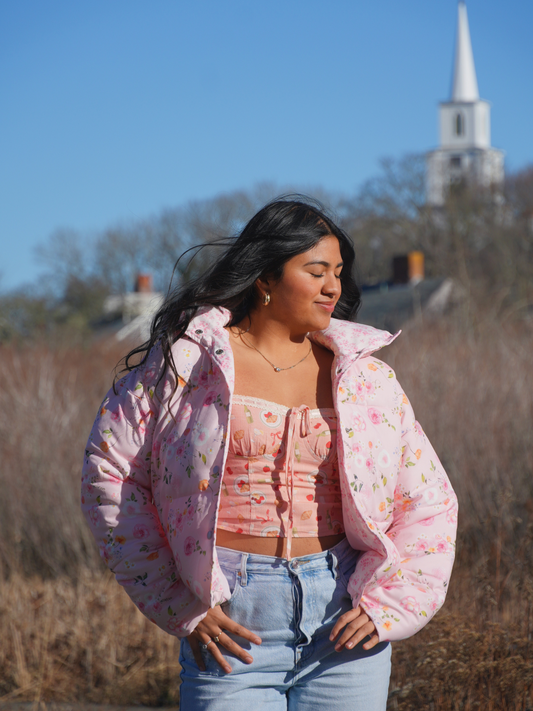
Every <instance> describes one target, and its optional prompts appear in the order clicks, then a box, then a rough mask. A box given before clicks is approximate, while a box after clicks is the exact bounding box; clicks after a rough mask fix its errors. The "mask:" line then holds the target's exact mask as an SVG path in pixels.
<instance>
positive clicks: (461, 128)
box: [453, 113, 465, 136]
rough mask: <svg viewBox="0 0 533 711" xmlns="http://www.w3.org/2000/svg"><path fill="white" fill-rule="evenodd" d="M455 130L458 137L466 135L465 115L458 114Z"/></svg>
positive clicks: (454, 122)
mask: <svg viewBox="0 0 533 711" xmlns="http://www.w3.org/2000/svg"><path fill="white" fill-rule="evenodd" d="M453 128H454V131H455V135H456V136H464V134H465V119H464V116H463V114H461V113H457V114H455V116H454V119H453Z"/></svg>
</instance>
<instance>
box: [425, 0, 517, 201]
mask: <svg viewBox="0 0 533 711" xmlns="http://www.w3.org/2000/svg"><path fill="white" fill-rule="evenodd" d="M451 94H452V95H451V99H450V101H446V102H443V103H441V104H440V108H439V118H440V148H438V149H437V150H435V151H432V152H431V153H429V154H428V157H427V201H428V203H430V204H431V205H434V206H439V205H443V204H444V202H445V200H446V195H447V193H448V191H449V190H450V188H452V187H453V186H457V185H460V184H464V183H469V184H474V183H475V184H477V185H480V186H483V187H489V186H490V185H492V184H498V183H501V182H502V181H503V153H502V151H499V150H497V149H495V148H491V145H490V104H489V103H488V101H484V100H482V99H480V98H479V90H478V84H477V77H476V69H475V65H474V54H473V52H472V43H471V41H470V29H469V27H468V16H467V12H466V4H465V3H464V2H463V1H462V0H460V2H459V5H458V14H457V36H456V43H455V59H454V67H453V78H452V92H451Z"/></svg>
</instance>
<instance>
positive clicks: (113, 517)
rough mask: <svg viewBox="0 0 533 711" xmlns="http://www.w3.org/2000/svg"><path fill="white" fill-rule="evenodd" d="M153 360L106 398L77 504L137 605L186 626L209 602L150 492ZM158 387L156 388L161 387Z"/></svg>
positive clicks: (166, 624)
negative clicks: (180, 561) (195, 587)
mask: <svg viewBox="0 0 533 711" xmlns="http://www.w3.org/2000/svg"><path fill="white" fill-rule="evenodd" d="M156 381H157V368H156V367H155V366H154V364H153V363H152V364H148V366H147V367H145V368H142V369H141V368H138V369H135V370H133V371H131V372H130V373H129V374H128V375H127V376H126V377H125V378H123V379H122V380H121V381H119V382H118V383H117V385H116V391H117V393H115V392H114V391H113V389H112V390H110V391H109V393H108V394H107V396H106V398H105V399H104V401H103V403H102V405H101V407H100V411H99V413H98V416H97V418H96V421H95V423H94V426H93V428H92V431H91V434H90V436H89V441H88V442H87V448H86V451H85V458H84V465H83V474H82V489H81V494H82V496H81V501H82V510H83V512H84V514H85V516H86V518H87V520H88V523H89V526H90V528H91V531H92V533H93V535H94V536H95V538H96V541H97V543H98V546H99V548H100V553H101V555H102V557H103V559H104V560H105V562H106V564H107V565H108V566H109V568H110V569H111V570H112V571H113V572H114V574H115V576H116V579H117V581H118V582H119V583H120V584H121V585H122V586H123V587H124V589H125V590H126V592H127V593H128V595H129V596H130V597H131V599H132V600H133V602H134V603H135V604H136V605H137V607H138V608H139V610H141V612H143V613H144V614H145V615H146V616H147V617H148V618H149V619H150V620H152V622H155V623H156V624H157V625H158V626H159V627H161V628H162V629H164V630H165V631H166V632H169V633H170V634H174V635H176V636H178V637H183V636H186V635H187V634H189V633H190V632H191V631H192V630H193V629H194V628H195V627H196V625H197V624H198V622H199V621H200V620H201V619H202V618H203V617H204V616H205V614H206V612H207V607H206V606H205V605H203V604H202V603H201V602H200V601H199V599H198V598H197V597H196V596H195V595H194V593H193V592H191V590H189V588H188V587H187V586H186V585H185V584H184V583H183V582H182V580H181V579H180V577H179V575H178V573H177V570H176V563H175V560H174V557H173V554H172V551H171V548H170V546H169V544H168V542H167V538H166V535H165V532H164V530H163V528H162V526H161V522H160V519H159V515H158V512H157V509H156V506H155V505H154V502H153V497H152V484H151V480H152V471H151V461H152V451H151V450H152V438H153V433H154V428H155V426H156V422H157V419H158V414H159V410H160V408H161V407H164V405H159V404H158V401H157V400H158V398H157V397H155V398H154V388H155V384H156ZM158 389H159V388H158Z"/></svg>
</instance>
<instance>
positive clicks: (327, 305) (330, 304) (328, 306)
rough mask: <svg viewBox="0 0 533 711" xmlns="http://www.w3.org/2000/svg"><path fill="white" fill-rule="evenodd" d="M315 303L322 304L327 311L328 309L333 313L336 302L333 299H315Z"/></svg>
mask: <svg viewBox="0 0 533 711" xmlns="http://www.w3.org/2000/svg"><path fill="white" fill-rule="evenodd" d="M315 304H316V305H317V306H320V307H321V308H322V309H324V310H325V311H328V312H329V313H330V314H332V313H333V311H334V310H335V304H334V303H333V302H332V301H315Z"/></svg>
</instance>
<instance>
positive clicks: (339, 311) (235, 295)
mask: <svg viewBox="0 0 533 711" xmlns="http://www.w3.org/2000/svg"><path fill="white" fill-rule="evenodd" d="M297 197H298V199H293V198H292V197H282V198H277V199H276V200H273V201H272V202H270V203H268V205H266V206H265V207H263V208H262V209H261V210H259V212H258V213H257V214H256V215H254V217H252V219H251V220H250V221H249V222H248V224H247V225H246V226H245V227H244V229H243V230H242V232H241V233H240V234H238V235H237V236H236V237H234V238H231V239H225V240H217V241H216V242H214V243H210V244H208V245H201V247H200V248H202V247H204V246H223V247H226V249H225V251H224V252H223V254H222V255H221V257H220V258H219V259H217V260H216V261H214V262H213V264H212V265H211V266H210V267H209V268H208V269H207V270H206V271H205V272H204V273H203V274H201V275H200V276H198V277H196V278H194V279H192V280H191V281H189V282H188V283H186V284H184V285H178V286H177V287H176V288H175V289H174V290H173V291H171V292H170V293H169V295H168V296H167V298H166V300H165V302H164V304H163V305H162V306H161V308H160V309H159V311H158V312H157V313H156V315H155V317H154V319H153V322H152V327H151V334H150V338H149V340H148V341H146V342H145V343H143V344H142V345H141V346H138V347H137V348H134V349H133V350H132V351H130V352H129V353H128V355H127V356H126V357H125V358H124V364H125V367H124V370H126V371H129V370H132V369H133V368H134V367H137V366H138V365H143V364H144V363H145V362H146V360H147V358H148V356H149V354H150V352H151V351H152V349H153V348H154V347H156V346H158V347H160V348H161V350H162V354H163V357H164V360H165V363H166V365H167V366H168V367H169V368H170V369H171V370H172V372H173V374H174V376H175V377H176V382H177V372H176V368H175V365H174V361H173V358H172V352H171V348H172V345H173V344H174V343H175V342H176V341H177V340H178V339H179V338H181V337H182V336H183V335H184V334H185V332H186V330H187V328H188V326H189V323H190V322H191V320H192V319H193V318H194V316H195V315H196V313H197V312H198V309H200V308H201V307H202V306H224V307H225V308H227V309H228V310H229V311H230V312H231V316H232V317H231V321H230V323H229V325H230V326H233V325H235V324H237V323H239V322H240V321H242V320H243V319H244V318H245V316H247V315H248V314H249V313H250V311H251V310H252V309H253V307H254V306H255V304H256V299H257V293H256V289H255V282H256V281H257V279H259V278H260V277H266V276H268V277H269V278H271V279H273V280H274V281H276V280H278V279H280V278H281V276H282V274H283V267H284V265H285V262H287V261H288V260H289V259H291V258H292V257H295V256H296V255H298V254H302V253H303V252H307V251H308V250H309V249H312V248H313V247H314V246H315V245H316V244H317V243H318V242H319V241H320V240H321V239H322V238H323V237H326V236H328V235H333V236H334V237H336V238H337V239H338V240H339V245H340V252H341V256H342V260H343V264H344V266H343V269H342V272H341V277H340V278H341V284H342V293H341V296H340V298H339V300H338V302H337V304H336V307H335V311H334V312H333V316H334V317H336V318H341V319H351V318H354V317H355V315H356V313H357V311H358V309H359V306H360V304H361V292H360V290H359V287H358V286H357V284H356V282H355V276H354V271H355V251H354V248H353V245H352V242H351V240H350V238H349V237H348V235H347V234H346V233H345V232H344V231H343V230H342V229H340V227H338V226H337V225H336V224H335V223H334V222H333V220H332V219H330V218H329V217H328V216H327V215H326V214H325V211H324V208H323V207H322V206H321V205H320V204H319V203H318V202H317V201H314V200H311V199H309V198H306V197H303V196H297ZM185 254H186V253H185ZM183 256H184V255H182V256H181V257H180V259H179V260H178V262H179V261H180V260H181V259H182V258H183ZM139 355H142V358H141V360H140V362H139V360H138V356H139ZM134 361H135V362H134Z"/></svg>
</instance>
